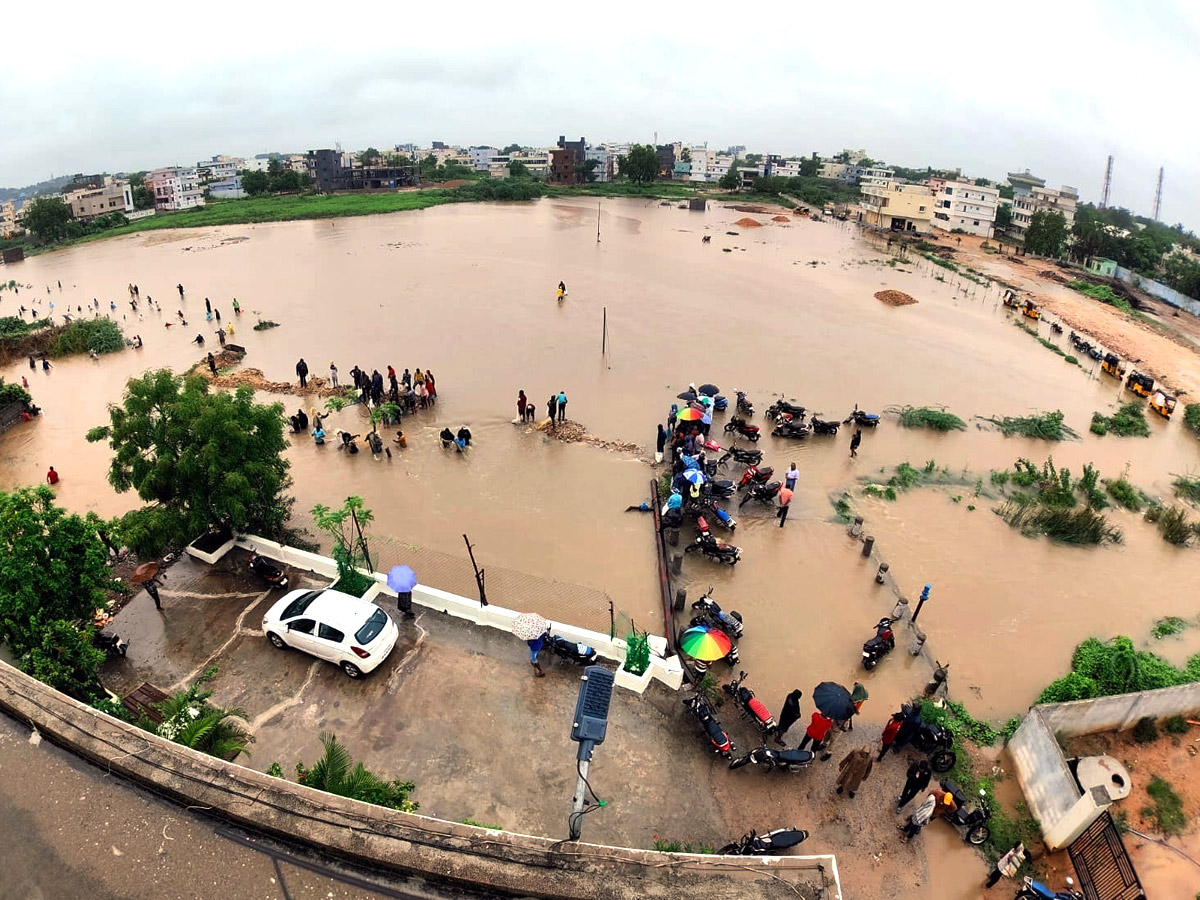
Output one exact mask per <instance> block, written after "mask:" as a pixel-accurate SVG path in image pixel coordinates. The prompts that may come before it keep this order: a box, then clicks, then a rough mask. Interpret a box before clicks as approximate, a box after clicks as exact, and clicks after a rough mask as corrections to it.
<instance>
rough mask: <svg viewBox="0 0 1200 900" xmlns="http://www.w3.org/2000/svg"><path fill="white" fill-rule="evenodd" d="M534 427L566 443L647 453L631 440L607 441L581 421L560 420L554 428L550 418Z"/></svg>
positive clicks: (641, 453) (620, 451)
mask: <svg viewBox="0 0 1200 900" xmlns="http://www.w3.org/2000/svg"><path fill="white" fill-rule="evenodd" d="M534 427H535V428H536V429H537V430H538V431H544V432H545V433H546V435H547V436H549V437H553V438H558V440H560V441H562V442H563V443H564V444H591V445H592V446H593V447H600V448H601V449H603V450H615V451H617V452H618V453H637V454H640V455H644V454H645V451H644V450H643V449H642V448H641V447H640V446H638V445H637V444H634V443H631V442H629V441H606V440H605V439H604V438H602V437H599V436H598V435H594V434H588V430H587V429H586V428H585V427H584V426H583V425H581V424H580V423H579V422H572V421H571V420H570V419H568V420H567V421H565V422H559V423H558V424H557V425H555V426H554V427H553V428H551V427H550V420H549V419H543V420H542V421H540V422H538V424H537V425H536V426H534Z"/></svg>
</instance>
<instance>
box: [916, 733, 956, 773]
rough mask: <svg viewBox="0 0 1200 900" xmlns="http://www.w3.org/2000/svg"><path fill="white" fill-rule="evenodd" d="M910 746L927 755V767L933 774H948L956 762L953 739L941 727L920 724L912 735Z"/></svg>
mask: <svg viewBox="0 0 1200 900" xmlns="http://www.w3.org/2000/svg"><path fill="white" fill-rule="evenodd" d="M912 745H913V746H914V747H915V748H916V749H917V750H920V751H921V752H922V753H927V754H929V765H930V767H931V768H932V769H933V771H935V772H949V771H950V770H951V769H953V768H954V764H955V763H956V762H958V755H957V754H956V753H955V752H954V749H953V748H954V737H953V735H951V734H950V732H949V731H947V730H946V729H945V728H944V727H943V726H941V725H931V724H929V723H928V722H922V723H921V724H920V726H918V728H917V733H916V734H914V735H913V739H912Z"/></svg>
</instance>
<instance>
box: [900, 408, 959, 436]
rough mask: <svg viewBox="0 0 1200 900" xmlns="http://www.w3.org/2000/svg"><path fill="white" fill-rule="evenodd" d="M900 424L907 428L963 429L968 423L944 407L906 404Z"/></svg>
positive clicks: (901, 414)
mask: <svg viewBox="0 0 1200 900" xmlns="http://www.w3.org/2000/svg"><path fill="white" fill-rule="evenodd" d="M900 424H901V425H902V426H904V427H905V428H930V429H932V430H934V431H962V430H964V429H965V428H966V427H967V423H966V422H964V421H963V420H962V419H960V418H959V417H958V416H956V415H954V413H952V412H947V411H946V409H945V408H944V407H932V406H905V407H904V408H903V409H901V410H900Z"/></svg>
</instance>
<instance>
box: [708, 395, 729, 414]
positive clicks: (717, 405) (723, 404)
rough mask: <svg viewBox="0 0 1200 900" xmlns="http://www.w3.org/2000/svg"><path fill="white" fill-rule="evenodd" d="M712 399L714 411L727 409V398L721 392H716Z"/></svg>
mask: <svg viewBox="0 0 1200 900" xmlns="http://www.w3.org/2000/svg"><path fill="white" fill-rule="evenodd" d="M712 401H713V403H712V406H713V411H714V412H725V410H727V409H729V398H728V397H726V396H725V395H723V394H717V396H715V397H713V398H712Z"/></svg>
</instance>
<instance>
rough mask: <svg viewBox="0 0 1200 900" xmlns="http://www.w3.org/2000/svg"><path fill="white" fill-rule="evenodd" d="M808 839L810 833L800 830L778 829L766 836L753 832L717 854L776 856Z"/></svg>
mask: <svg viewBox="0 0 1200 900" xmlns="http://www.w3.org/2000/svg"><path fill="white" fill-rule="evenodd" d="M807 839H808V832H807V831H802V830H800V829H799V828H776V829H775V830H774V831H768V832H767V833H766V834H758V833H757V832H754V831H751V832H750V833H749V834H745V835H743V836H742V838H741V840H738V841H734V842H733V843H730V844H726V845H725V846H724V847H722V848H721V849H720V850H718V851H717V853H719V854H721V855H722V856H774V855H776V854H777V853H778V852H779V851H780V850H786V849H788V848H789V847H795V846H796V845H797V844H800V843H803V842H804V841H805V840H807Z"/></svg>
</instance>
